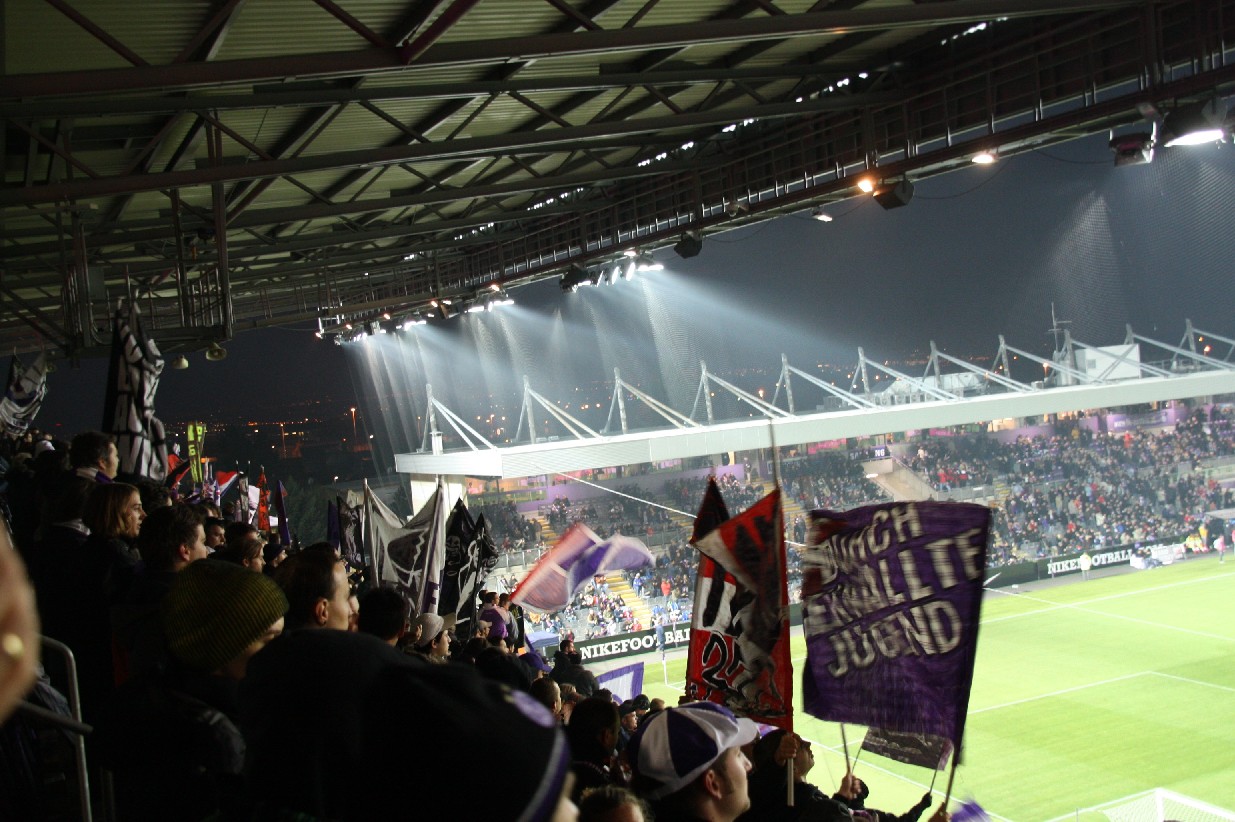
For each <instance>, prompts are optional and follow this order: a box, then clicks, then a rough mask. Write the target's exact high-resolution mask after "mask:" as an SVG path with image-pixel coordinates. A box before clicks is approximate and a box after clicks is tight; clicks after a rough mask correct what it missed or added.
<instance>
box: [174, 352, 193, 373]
mask: <svg viewBox="0 0 1235 822" xmlns="http://www.w3.org/2000/svg"><path fill="white" fill-rule="evenodd" d="M171 366H172V368H174V369H176V370H177V371H183V370H184V369H186V368H188V367H189V358H188V357H186V356H185V355H183V354H181V355H180V356H179V357H176V359H174V360H172V362H171Z"/></svg>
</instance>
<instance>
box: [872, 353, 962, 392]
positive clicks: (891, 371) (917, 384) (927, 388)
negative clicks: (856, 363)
mask: <svg viewBox="0 0 1235 822" xmlns="http://www.w3.org/2000/svg"><path fill="white" fill-rule="evenodd" d="M863 362H865V363H866V364H867V365H870V366H872V367H874V368H875V370H877V371H882V372H883V373H885V374H887V375H888V376H889V377H895V378H896V379H898V380H904V381H905V382H906V383H907V384H908V385H911V386H913V387H914V388H917V389H919V390H920V391H921V392H922V393H923V394H930V395H931V396H932V397H934V398H935V399H937V400H959V399H960V397H959V396H957V395H956V394H953V393H952V392H951V391H944V390H943V389H942V388H936V387H935V386H933V385H927V384H926V383H924V382H922V381H921V380H918V379H915V378H914V377H911V376H909V375H908V374H903V373H901V372H900V371H897V370H896V369H895V368H889V367H888V366H886V365H883V364H881V363H877V362H875V361H874V360H863Z"/></svg>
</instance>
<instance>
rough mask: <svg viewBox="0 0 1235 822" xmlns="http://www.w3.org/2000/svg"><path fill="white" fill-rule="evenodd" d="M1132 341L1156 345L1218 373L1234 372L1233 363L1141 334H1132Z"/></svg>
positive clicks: (1234, 364)
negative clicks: (1207, 366) (1211, 367)
mask: <svg viewBox="0 0 1235 822" xmlns="http://www.w3.org/2000/svg"><path fill="white" fill-rule="evenodd" d="M1198 333H1200V332H1198ZM1132 339H1134V340H1136V341H1138V342H1144V343H1149V344H1150V345H1156V346H1158V347H1160V348H1162V349H1164V350H1166V351H1170V352H1172V353H1174V354H1178V355H1179V356H1181V357H1186V358H1188V359H1190V360H1196V361H1197V362H1199V363H1203V364H1205V365H1212V366H1213V367H1214V368H1216V369H1218V370H1220V371H1235V363H1229V362H1226V361H1225V360H1218V359H1214V358H1213V357H1208V356H1206V355H1204V354H1198V353H1197V352H1195V351H1189V350H1187V349H1186V348H1179V347H1177V346H1174V345H1169V344H1167V343H1164V342H1160V341H1158V340H1152V339H1150V338H1149V337H1145V336H1142V335H1141V334H1133V335H1132Z"/></svg>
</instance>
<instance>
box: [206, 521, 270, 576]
mask: <svg viewBox="0 0 1235 822" xmlns="http://www.w3.org/2000/svg"><path fill="white" fill-rule="evenodd" d="M265 548H266V541H265V540H263V539H262V538H261V536H260V535H259V534H258V532H257V531H256V530H255V531H252V532H249V533H245V534H242V535H240V536H239V537H237V538H236V539H234V540H230V541H228V542H226V543H224V545H223V547H222V548H220V549H219V550H217V551H215V553H214V554H213V555H212V557H211V558H212V559H221V560H225V561H227V562H231V563H234V564H236V565H243V566H244V567H245V568H248V569H249V570H250V571H257V572H258V573H259V574H260V573H261V572H262V569H264V568H265V567H266V557H265Z"/></svg>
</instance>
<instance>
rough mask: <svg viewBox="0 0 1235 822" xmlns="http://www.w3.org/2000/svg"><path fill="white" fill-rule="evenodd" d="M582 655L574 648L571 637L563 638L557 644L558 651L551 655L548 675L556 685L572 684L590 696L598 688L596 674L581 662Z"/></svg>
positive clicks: (586, 695)
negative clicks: (550, 666) (551, 661)
mask: <svg viewBox="0 0 1235 822" xmlns="http://www.w3.org/2000/svg"><path fill="white" fill-rule="evenodd" d="M582 661H583V656H582V655H581V654H580V653H579V652H578V651H577V650H575V641H574V640H573V639H569V638H568V639H563V640H562V641H561V642H560V643H559V644H558V651H557V653H555V654H554V655H553V670H552V671H550V672H549V676H550V677H552V678H553V681H554V682H556V683H557V684H558V685H566V684H570V685H574V686H575V690H576V691H578V692H579V693H581V694H583V695H584V696H585V697H588V696H591V695H592V694H594V693H596V691H598V690H599V689H600V685H599V683H597V681H596V675H595V674H593V673H592V672H591V671H588V670H587V669H586V668H584V667H583V665H582V664H581V663H582Z"/></svg>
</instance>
